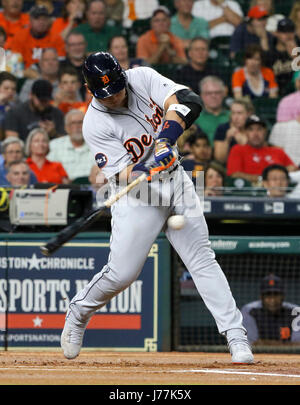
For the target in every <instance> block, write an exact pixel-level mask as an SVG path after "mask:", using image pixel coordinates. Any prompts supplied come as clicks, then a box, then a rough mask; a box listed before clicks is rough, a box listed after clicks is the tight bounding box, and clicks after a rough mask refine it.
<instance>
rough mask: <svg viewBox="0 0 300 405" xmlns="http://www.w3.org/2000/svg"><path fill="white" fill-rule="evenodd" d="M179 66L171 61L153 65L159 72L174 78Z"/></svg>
mask: <svg viewBox="0 0 300 405" xmlns="http://www.w3.org/2000/svg"><path fill="white" fill-rule="evenodd" d="M177 66H178V65H175V64H171V63H167V64H157V65H152V67H153V69H155V70H156V71H157V72H158V73H160V74H162V75H163V76H166V77H167V78H169V79H172V80H173V78H174V75H175V72H176V68H177Z"/></svg>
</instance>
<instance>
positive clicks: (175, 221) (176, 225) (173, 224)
mask: <svg viewBox="0 0 300 405" xmlns="http://www.w3.org/2000/svg"><path fill="white" fill-rule="evenodd" d="M184 225H185V219H184V216H183V215H172V216H171V217H170V218H169V219H168V226H169V227H170V228H172V229H176V230H177V231H178V230H179V229H182V228H183V227H184Z"/></svg>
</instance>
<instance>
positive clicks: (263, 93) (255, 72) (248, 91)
mask: <svg viewBox="0 0 300 405" xmlns="http://www.w3.org/2000/svg"><path fill="white" fill-rule="evenodd" d="M244 61H245V62H244V66H243V67H242V68H239V69H237V70H236V71H235V72H234V73H233V75H232V91H233V94H234V97H235V98H240V97H242V96H249V97H250V98H252V99H254V98H257V97H269V98H276V97H277V96H278V84H277V83H276V80H275V75H274V72H273V71H272V69H270V68H268V67H265V66H263V51H262V49H261V47H260V45H258V44H252V45H249V46H248V47H247V48H246V51H245V55H244Z"/></svg>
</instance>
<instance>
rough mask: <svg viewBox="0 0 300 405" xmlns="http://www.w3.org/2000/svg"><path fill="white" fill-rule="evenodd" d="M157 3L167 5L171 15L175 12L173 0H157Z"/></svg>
mask: <svg viewBox="0 0 300 405" xmlns="http://www.w3.org/2000/svg"><path fill="white" fill-rule="evenodd" d="M159 5H160V6H165V7H167V8H168V9H169V10H170V13H171V14H172V15H173V14H175V13H176V8H175V6H174V0H159Z"/></svg>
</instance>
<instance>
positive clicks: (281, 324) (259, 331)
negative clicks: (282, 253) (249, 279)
mask: <svg viewBox="0 0 300 405" xmlns="http://www.w3.org/2000/svg"><path fill="white" fill-rule="evenodd" d="M260 293H261V296H260V300H258V301H254V302H250V303H248V304H246V305H244V306H243V307H242V309H241V312H242V315H243V319H244V321H243V325H244V327H245V328H246V329H247V336H248V340H249V342H250V343H251V344H255V345H258V344H278V343H285V342H292V343H293V342H295V343H296V342H300V316H299V314H300V307H299V305H298V306H297V305H296V304H292V303H290V302H286V301H284V298H285V294H284V287H283V282H282V279H281V278H280V277H277V276H276V275H273V274H270V275H268V276H266V277H264V278H263V279H262V281H261V290H260Z"/></svg>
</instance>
